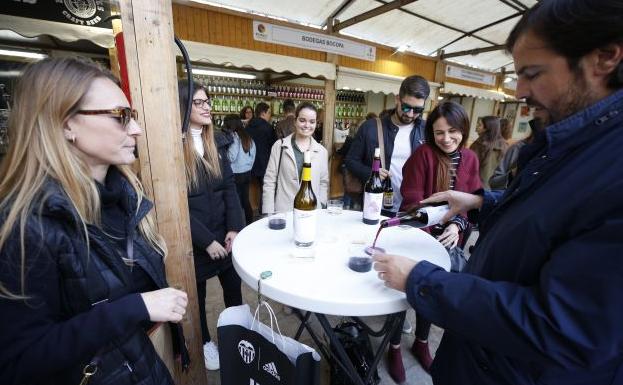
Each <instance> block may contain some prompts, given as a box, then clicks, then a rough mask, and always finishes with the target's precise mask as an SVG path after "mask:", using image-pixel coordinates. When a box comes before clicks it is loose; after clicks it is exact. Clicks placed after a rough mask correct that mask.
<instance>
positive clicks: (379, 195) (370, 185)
mask: <svg viewBox="0 0 623 385" xmlns="http://www.w3.org/2000/svg"><path fill="white" fill-rule="evenodd" d="M380 169H381V149H380V148H378V147H377V148H375V149H374V161H373V162H372V173H371V174H370V178H368V181H367V182H366V184H365V186H364V188H363V223H365V224H366V225H376V224H377V223H379V220H380V219H381V209H382V208H383V192H384V191H385V189H384V187H383V181H381V174H380V173H379V170H380Z"/></svg>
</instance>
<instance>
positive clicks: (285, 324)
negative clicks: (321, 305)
mask: <svg viewBox="0 0 623 385" xmlns="http://www.w3.org/2000/svg"><path fill="white" fill-rule="evenodd" d="M208 296H209V299H208V303H207V306H206V308H207V309H208V325H209V328H210V333H211V335H212V336H213V337H215V336H216V320H217V318H218V315H219V313H220V312H221V311H222V310H223V308H224V305H223V300H222V290H221V287H220V285H219V283H218V279H211V280H210V281H208ZM243 297H244V300H245V303H248V304H249V305H250V306H251V307H252V308H254V307H255V305H256V304H257V295H256V293H255V291H254V290H252V289H250V288H249V287H248V286H246V285H244V284H243ZM270 304H271V306H272V307H273V309H274V310H275V312H276V313H277V318H278V320H279V326H280V328H281V331H282V332H283V334H285V335H287V336H290V337H292V336H294V333H296V330H297V328H298V326H299V322H298V319H297V318H296V316H295V315H286V314H285V313H284V312H283V308H282V305H281V304H279V303H275V302H271V303H270ZM407 318H408V319H409V320H410V321H411V324H412V325H414V326H415V313H414V311H413V310H409V311H408V312H407ZM329 320H330V321H331V323H332V324H333V325H334V324H336V323H338V322H339V320H340V318H339V317H330V319H329ZM366 321H368V323H369V324H370V325H371V326H373V327H374V328H375V329H378V328H379V327H380V325H381V324H382V322H383V319H382V317H370V318H367V319H366ZM314 326H315V329H316V330H318V331H320V330H321V328H320V325H318V323H317V321H316V322H315V323H314ZM442 334H443V330H442V329H439V328H437V327H435V326H433V327H432V329H431V333H430V344H431V350H432V351H433V352H434V351H435V350H436V349H437V346H438V344H439V341H440V339H441V336H442ZM414 338H415V337H414V334H413V332H411V333H410V334H403V338H402V354H403V363H404V365H405V370H406V372H407V381H406V382H405V384H408V385H431V384H432V381H431V378H430V376H429V375H428V374H426V372H424V371H423V370H422V368H421V367H420V365H419V364H418V363H417V362H416V360H415V358H414V357H413V355H412V354H411V353H410V351H409V348H410V347H411V344H412V343H413V339H414ZM301 342H303V343H305V344H307V345H309V346H311V347H314V343H313V341H312V340H311V338H310V337H309V335H308V334H307V333H306V332H304V333H303V336H302V337H301ZM378 343H380V339H378V340H377V339H375V338H372V344H373V347H374V348H376V345H377V344H378ZM223 359H224V358H223V357H221V360H223ZM321 370H322V373H323V375H322V379H321V384H322V385H329V366H328V364H327V362H326V360H324V358H323V359H322V361H321ZM379 376H380V377H381V382H380V383H381V384H388V385H391V384H395V382H394V381H393V380H392V379H391V377H389V375H388V374H387V371H386V370H385V362H384V360H382V361H381V364H380V365H379ZM208 380H209V382H208V383H209V385H218V384H221V381H220V377H219V372H218V371H209V372H208ZM223 385H230V384H223Z"/></svg>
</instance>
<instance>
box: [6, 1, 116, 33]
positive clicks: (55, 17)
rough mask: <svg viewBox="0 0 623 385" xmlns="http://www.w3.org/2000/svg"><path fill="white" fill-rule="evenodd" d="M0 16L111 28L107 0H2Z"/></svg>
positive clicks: (108, 2)
mask: <svg viewBox="0 0 623 385" xmlns="http://www.w3.org/2000/svg"><path fill="white" fill-rule="evenodd" d="M1 1H2V10H0V14H5V15H11V16H20V17H26V18H30V19H39V20H48V21H56V22H61V23H68V24H74V25H81V26H86V27H100V28H111V23H110V21H106V22H104V20H105V19H106V18H107V17H108V16H110V1H105V0H1Z"/></svg>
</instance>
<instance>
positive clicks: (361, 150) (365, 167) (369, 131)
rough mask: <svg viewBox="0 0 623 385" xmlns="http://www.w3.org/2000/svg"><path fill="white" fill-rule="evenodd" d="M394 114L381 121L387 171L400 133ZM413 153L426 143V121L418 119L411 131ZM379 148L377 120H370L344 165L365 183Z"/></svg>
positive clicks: (362, 127) (360, 128)
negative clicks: (376, 150) (375, 152)
mask: <svg viewBox="0 0 623 385" xmlns="http://www.w3.org/2000/svg"><path fill="white" fill-rule="evenodd" d="M392 115H394V112H392V113H391V114H389V115H388V116H386V117H384V118H383V119H381V124H382V126H383V142H384V144H385V169H386V170H389V165H390V164H391V159H392V153H393V152H394V139H396V134H397V133H398V127H397V126H396V125H395V124H394V123H393V122H392V119H391V116H392ZM409 139H410V141H411V153H412V154H413V153H414V152H415V150H416V149H417V148H418V146H419V145H420V144H422V143H424V120H423V119H422V118H421V117H418V118H417V119H416V120H415V122H414V125H413V130H411V136H410V138H409ZM376 147H379V140H378V134H377V126H376V119H368V120H366V121H365V122H363V124H362V125H361V127H359V131H357V135H356V136H355V139H354V140H353V141H352V144H351V146H350V149H349V150H348V153H347V154H346V159H345V160H344V164H346V168H348V170H349V171H350V172H352V173H353V174H355V176H357V178H359V180H361V182H362V183H363V182H365V181H366V180H368V178H369V177H370V173H371V172H372V161H373V159H374V149H375V148H376Z"/></svg>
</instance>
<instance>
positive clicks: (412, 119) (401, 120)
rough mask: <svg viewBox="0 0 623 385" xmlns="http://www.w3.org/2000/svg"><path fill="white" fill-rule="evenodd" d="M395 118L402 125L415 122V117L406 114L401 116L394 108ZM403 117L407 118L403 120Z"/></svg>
mask: <svg viewBox="0 0 623 385" xmlns="http://www.w3.org/2000/svg"><path fill="white" fill-rule="evenodd" d="M396 118H397V120H398V121H399V122H400V123H402V124H403V125H405V124H411V123H413V122H415V119H416V117H415V116H414V117H413V118H409V117H408V116H407V115H406V114H405V115H402V116H401V115H399V114H398V111H397V110H396ZM405 119H407V120H406V121H405Z"/></svg>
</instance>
